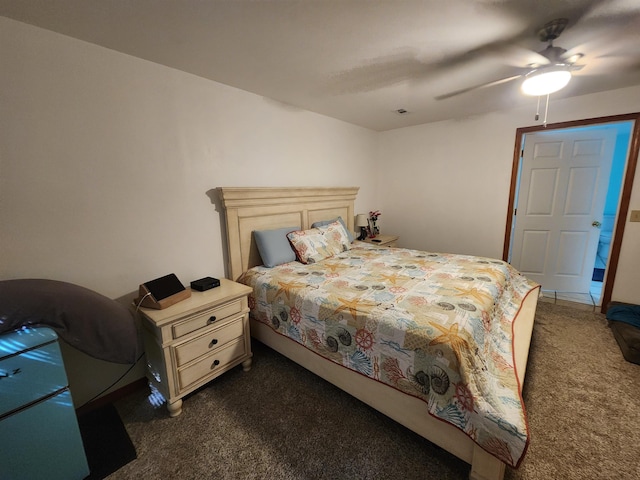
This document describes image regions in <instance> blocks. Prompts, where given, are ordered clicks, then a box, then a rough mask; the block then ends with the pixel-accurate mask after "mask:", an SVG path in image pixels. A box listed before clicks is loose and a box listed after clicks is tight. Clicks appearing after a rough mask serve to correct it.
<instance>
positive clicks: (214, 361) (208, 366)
mask: <svg viewBox="0 0 640 480" xmlns="http://www.w3.org/2000/svg"><path fill="white" fill-rule="evenodd" d="M245 354H246V350H245V342H244V341H243V339H238V341H237V342H231V343H228V344H227V346H226V347H224V348H221V349H219V350H216V351H215V352H214V353H212V354H211V355H206V356H204V357H202V358H201V359H200V360H198V361H196V362H195V363H193V364H192V365H190V366H188V367H186V368H184V369H182V370H178V388H179V389H180V390H183V389H185V388H187V387H189V385H191V384H192V383H194V382H198V381H202V380H205V379H206V378H207V377H209V376H210V375H213V374H215V373H216V372H217V371H218V370H221V369H223V368H224V367H226V366H227V365H228V364H230V363H232V362H233V361H234V360H237V359H239V358H242V357H244V356H245Z"/></svg>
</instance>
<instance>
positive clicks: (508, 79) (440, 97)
mask: <svg viewBox="0 0 640 480" xmlns="http://www.w3.org/2000/svg"><path fill="white" fill-rule="evenodd" d="M520 77H522V75H521V74H519V75H512V76H510V77H506V78H501V79H500V80H494V81H493V82H487V83H482V84H480V85H474V86H472V87H467V88H463V89H461V90H456V91H454V92H449V93H445V94H444V95H438V96H437V97H434V98H435V99H436V100H445V99H447V98H451V97H455V96H457V95H461V94H463V93H467V92H470V91H472V90H480V89H481V88H487V87H493V86H495V85H500V84H502V83H507V82H511V81H513V80H517V79H518V78H520Z"/></svg>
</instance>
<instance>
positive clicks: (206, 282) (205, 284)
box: [191, 277, 220, 292]
mask: <svg viewBox="0 0 640 480" xmlns="http://www.w3.org/2000/svg"><path fill="white" fill-rule="evenodd" d="M219 286H220V280H218V279H217V278H213V277H204V278H201V279H199V280H194V281H193V282H191V289H192V290H197V291H199V292H204V291H205V290H210V289H212V288H214V287H219Z"/></svg>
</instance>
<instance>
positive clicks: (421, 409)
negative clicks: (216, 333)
mask: <svg viewBox="0 0 640 480" xmlns="http://www.w3.org/2000/svg"><path fill="white" fill-rule="evenodd" d="M358 189H359V188H358V187H336V188H333V187H323V188H314V187H301V188H290V187H285V188H270V187H262V188H226V187H224V188H219V189H218V190H219V193H220V196H221V199H222V203H223V205H224V208H225V213H226V229H227V232H226V233H227V247H228V255H229V270H228V277H229V278H231V279H233V280H237V279H238V277H239V276H240V275H241V274H242V273H243V272H245V271H246V270H248V269H249V268H251V267H253V266H256V265H261V264H262V262H261V260H260V254H259V253H258V250H257V247H256V245H255V241H254V240H253V235H252V232H253V231H254V230H265V229H271V228H280V227H288V226H295V225H300V226H301V228H302V229H308V228H311V227H310V226H311V224H312V223H314V222H316V221H321V220H328V219H331V218H335V217H337V216H341V217H342V218H343V219H344V221H345V222H346V223H347V226H348V228H349V229H350V230H351V231H353V230H354V216H355V214H354V201H355V198H356V195H357V193H358ZM538 291H539V290H534V291H532V292H531V293H530V294H529V295H528V296H527V298H526V299H525V301H524V303H523V305H522V308H521V310H520V313H519V318H518V321H517V322H515V327H514V335H515V338H514V349H515V355H516V368H517V372H518V375H519V381H520V389H521V390H522V381H523V379H524V373H525V369H526V365H527V357H528V353H529V344H530V341H531V334H532V331H533V321H534V316H535V310H536V305H537V300H538ZM251 335H252V336H253V337H254V338H255V339H257V340H259V341H260V342H262V343H264V344H265V345H268V346H269V347H271V348H273V349H274V350H276V351H277V352H279V353H281V354H282V355H284V356H286V357H287V358H289V359H291V360H293V361H294V362H296V363H298V364H299V365H301V366H303V367H305V368H306V369H308V370H310V371H311V372H313V373H315V374H316V375H318V376H320V377H322V378H324V379H325V380H327V381H328V382H330V383H332V384H333V385H335V386H337V387H338V388H340V389H342V390H344V391H345V392H347V393H349V394H351V395H353V396H354V397H356V398H358V399H359V400H361V401H363V402H364V403H366V404H368V405H370V406H371V407H373V408H375V409H376V410H378V411H379V412H381V413H384V414H385V415H387V416H388V417H390V418H392V419H394V420H395V421H397V422H398V423H400V424H402V425H404V426H405V427H407V428H409V429H410V430H413V431H414V432H416V433H417V434H418V435H420V436H422V437H424V438H425V439H427V440H429V441H431V442H433V443H435V444H436V445H438V446H440V447H441V448H443V449H445V450H446V451H448V452H450V453H452V454H453V455H455V456H457V457H458V458H460V459H461V460H463V461H465V462H467V463H469V464H470V465H471V472H470V473H469V478H470V479H471V480H502V478H503V476H504V472H505V464H504V463H503V462H501V461H500V460H498V459H497V458H495V457H494V456H492V455H490V454H489V453H487V452H486V451H485V450H483V449H482V448H480V447H479V446H478V445H476V443H475V442H474V441H473V440H471V438H469V437H468V436H467V435H466V434H464V433H463V432H462V431H460V430H459V429H457V428H455V427H453V426H452V425H449V424H447V423H445V422H442V421H440V420H437V419H436V418H434V417H432V416H431V415H429V414H428V411H427V405H426V404H425V403H424V402H423V401H422V400H419V399H417V398H415V397H412V396H410V395H406V394H404V393H401V392H399V391H398V390H396V389H394V388H392V387H389V386H387V385H385V384H383V383H380V382H377V381H375V380H372V379H370V378H368V377H365V376H363V375H360V374H358V373H356V372H353V371H351V370H348V369H346V368H344V367H343V366H341V365H338V364H336V363H333V362H332V361H330V360H326V359H324V358H322V357H321V356H319V355H318V354H316V353H314V352H312V351H311V350H308V349H307V348H305V347H304V346H302V345H300V344H298V343H296V342H295V341H293V340H291V339H289V338H287V337H284V336H282V335H280V334H278V333H277V332H275V331H274V330H273V329H271V328H270V327H269V326H267V325H264V324H263V323H261V322H257V321H254V320H251Z"/></svg>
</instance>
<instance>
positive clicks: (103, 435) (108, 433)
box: [78, 404, 136, 480]
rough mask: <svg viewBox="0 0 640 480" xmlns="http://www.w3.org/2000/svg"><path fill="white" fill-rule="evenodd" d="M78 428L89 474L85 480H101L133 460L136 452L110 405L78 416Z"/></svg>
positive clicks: (115, 411) (117, 415)
mask: <svg viewBox="0 0 640 480" xmlns="http://www.w3.org/2000/svg"><path fill="white" fill-rule="evenodd" d="M78 425H79V427H80V434H81V435H82V442H83V443H84V450H85V453H86V455H87V463H88V464H89V470H90V472H91V473H90V475H89V476H88V477H87V480H102V479H103V478H106V477H107V476H109V475H111V474H112V473H113V472H115V471H116V470H118V469H120V468H122V467H123V466H124V465H126V464H127V463H129V462H130V461H131V460H134V459H135V458H136V449H135V448H134V446H133V443H132V442H131V439H130V438H129V434H128V433H127V430H126V428H125V427H124V424H123V423H122V420H121V419H120V415H119V414H118V411H117V410H116V409H115V407H114V406H113V405H112V404H108V405H106V406H104V407H100V408H98V409H96V410H92V411H90V412H87V413H84V414H82V415H81V416H80V417H78Z"/></svg>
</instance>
